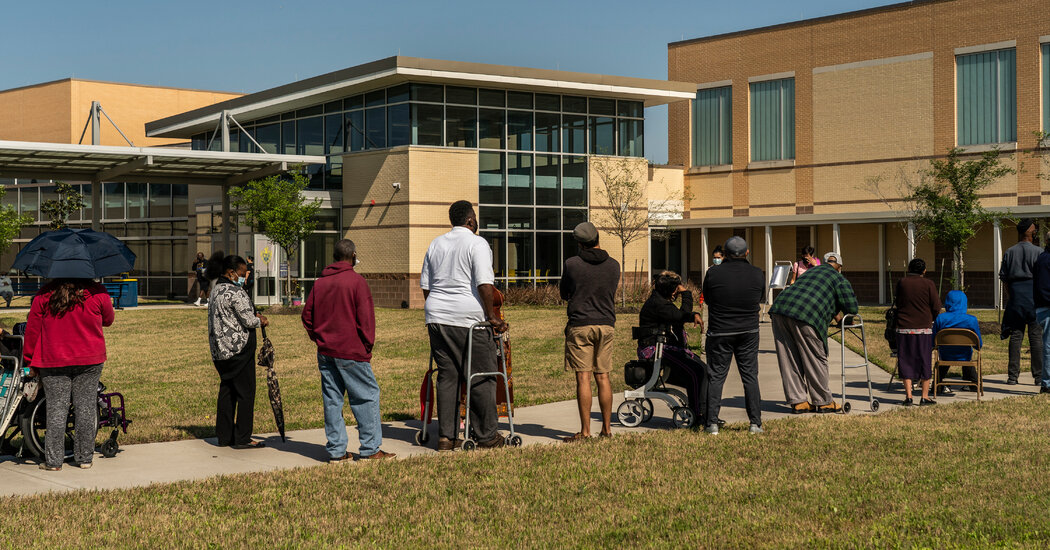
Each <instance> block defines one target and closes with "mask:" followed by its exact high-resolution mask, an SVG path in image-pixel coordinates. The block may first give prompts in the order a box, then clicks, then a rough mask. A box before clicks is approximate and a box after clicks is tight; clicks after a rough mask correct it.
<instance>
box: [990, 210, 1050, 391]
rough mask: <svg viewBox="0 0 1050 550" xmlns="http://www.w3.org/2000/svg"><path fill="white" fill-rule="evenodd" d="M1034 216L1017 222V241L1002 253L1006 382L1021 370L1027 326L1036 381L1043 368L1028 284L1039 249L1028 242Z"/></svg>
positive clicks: (1040, 340) (1039, 334) (1039, 329)
mask: <svg viewBox="0 0 1050 550" xmlns="http://www.w3.org/2000/svg"><path fill="white" fill-rule="evenodd" d="M1035 232H1036V226H1035V220H1033V219H1031V218H1025V219H1023V220H1021V221H1020V223H1018V224H1017V237H1018V243H1017V244H1015V245H1013V246H1011V247H1010V248H1008V249H1007V250H1006V253H1005V254H1003V262H1002V264H1001V265H1000V267H999V280H1000V281H1002V282H1003V284H1005V285H1006V288H1007V291H1008V292H1009V293H1010V298H1009V300H1007V302H1006V309H1005V311H1004V312H1003V324H1002V334H1001V335H1000V337H1001V338H1002V339H1004V340H1005V339H1006V338H1009V339H1010V360H1009V367H1008V374H1007V379H1006V383H1007V384H1017V378H1018V376H1020V374H1021V342H1022V341H1023V340H1024V331H1025V328H1026V327H1027V328H1028V344H1029V346H1031V351H1032V378H1033V379H1034V380H1035V383H1036V384H1039V379H1040V377H1041V376H1042V372H1043V329H1042V327H1040V326H1039V323H1037V322H1036V320H1035V294H1034V289H1033V286H1032V268H1033V267H1034V266H1035V262H1036V260H1037V259H1039V255H1040V254H1042V252H1043V249H1042V248H1039V247H1038V246H1036V245H1035V244H1033V243H1032V239H1033V237H1034V236H1035Z"/></svg>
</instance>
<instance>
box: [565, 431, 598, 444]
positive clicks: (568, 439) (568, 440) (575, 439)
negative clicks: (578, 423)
mask: <svg viewBox="0 0 1050 550" xmlns="http://www.w3.org/2000/svg"><path fill="white" fill-rule="evenodd" d="M590 438H591V436H589V435H583V432H576V433H574V434H572V435H570V436H569V437H563V438H562V439H561V440H562V442H563V443H576V442H579V441H585V440H587V439H590Z"/></svg>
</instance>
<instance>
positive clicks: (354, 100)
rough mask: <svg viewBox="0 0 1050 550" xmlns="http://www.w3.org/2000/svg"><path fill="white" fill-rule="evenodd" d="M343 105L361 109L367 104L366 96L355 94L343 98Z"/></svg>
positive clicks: (348, 107)
mask: <svg viewBox="0 0 1050 550" xmlns="http://www.w3.org/2000/svg"><path fill="white" fill-rule="evenodd" d="M343 105H344V106H345V107H346V108H347V109H361V108H363V107H364V106H365V96H363V95H355V96H354V97H350V98H347V99H345V100H343Z"/></svg>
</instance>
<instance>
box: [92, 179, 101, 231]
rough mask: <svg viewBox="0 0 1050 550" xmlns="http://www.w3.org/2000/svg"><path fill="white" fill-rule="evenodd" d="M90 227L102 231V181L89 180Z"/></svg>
mask: <svg viewBox="0 0 1050 550" xmlns="http://www.w3.org/2000/svg"><path fill="white" fill-rule="evenodd" d="M91 229H92V230H93V231H102V182H100V181H93V182H91Z"/></svg>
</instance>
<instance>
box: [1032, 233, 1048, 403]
mask: <svg viewBox="0 0 1050 550" xmlns="http://www.w3.org/2000/svg"><path fill="white" fill-rule="evenodd" d="M1048 242H1050V239H1048ZM1032 287H1033V291H1034V294H1035V316H1036V322H1037V323H1039V328H1040V330H1041V331H1042V334H1044V335H1045V334H1050V244H1048V245H1047V247H1046V249H1045V250H1043V253H1042V254H1040V255H1039V258H1038V259H1036V262H1035V267H1034V268H1032ZM1029 334H1030V333H1029ZM1029 338H1031V336H1029ZM1048 347H1050V338H1043V362H1042V371H1041V372H1040V376H1039V380H1038V383H1039V393H1050V361H1047V360H1046V358H1047V357H1050V349H1047V348H1048Z"/></svg>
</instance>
